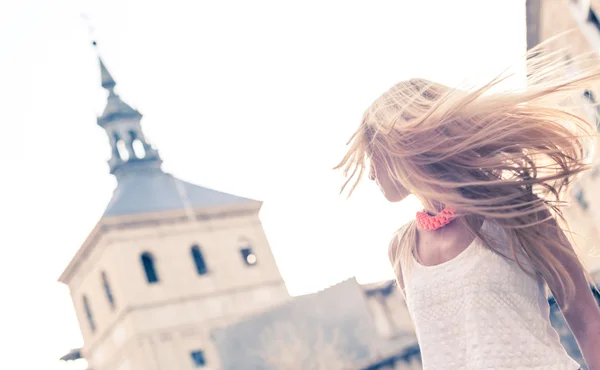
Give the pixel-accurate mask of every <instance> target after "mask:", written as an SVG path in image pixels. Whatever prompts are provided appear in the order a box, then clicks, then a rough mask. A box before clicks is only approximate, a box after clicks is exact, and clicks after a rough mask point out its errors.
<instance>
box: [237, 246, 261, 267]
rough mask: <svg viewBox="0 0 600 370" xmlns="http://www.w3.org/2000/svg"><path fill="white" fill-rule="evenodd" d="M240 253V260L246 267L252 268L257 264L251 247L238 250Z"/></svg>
mask: <svg viewBox="0 0 600 370" xmlns="http://www.w3.org/2000/svg"><path fill="white" fill-rule="evenodd" d="M240 253H241V254H242V259H243V260H244V263H245V264H246V265H248V266H254V265H256V263H257V262H258V259H257V258H256V254H254V252H252V248H251V247H244V248H242V249H240Z"/></svg>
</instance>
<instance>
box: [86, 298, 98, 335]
mask: <svg viewBox="0 0 600 370" xmlns="http://www.w3.org/2000/svg"><path fill="white" fill-rule="evenodd" d="M83 308H84V309H85V314H86V316H87V319H88V324H89V325H90V330H91V331H92V333H93V332H95V331H96V322H95V321H94V315H93V314H92V309H91V308H90V302H89V301H88V298H87V297H86V296H85V295H84V296H83Z"/></svg>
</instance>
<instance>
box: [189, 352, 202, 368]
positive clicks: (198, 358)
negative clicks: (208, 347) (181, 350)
mask: <svg viewBox="0 0 600 370" xmlns="http://www.w3.org/2000/svg"><path fill="white" fill-rule="evenodd" d="M191 355H192V363H193V364H194V366H195V367H204V366H205V365H206V360H205V359H204V351H193V352H192V353H191Z"/></svg>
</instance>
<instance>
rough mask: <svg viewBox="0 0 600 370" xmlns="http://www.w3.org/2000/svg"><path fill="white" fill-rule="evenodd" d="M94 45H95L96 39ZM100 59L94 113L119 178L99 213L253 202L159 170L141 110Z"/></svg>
mask: <svg viewBox="0 0 600 370" xmlns="http://www.w3.org/2000/svg"><path fill="white" fill-rule="evenodd" d="M93 45H94V47H96V46H97V45H96V42H93ZM98 61H99V64H100V77H101V83H102V87H103V88H104V89H106V90H108V98H107V102H106V107H105V109H104V112H103V113H102V115H101V116H99V117H98V125H99V126H100V127H102V128H103V129H104V130H105V131H106V133H107V134H108V139H109V143H110V145H111V149H112V156H111V158H110V160H109V161H108V163H109V167H110V172H111V173H112V174H114V175H115V177H116V178H117V181H118V184H117V188H116V189H115V191H114V193H113V197H112V199H111V201H110V203H109V204H108V206H107V207H106V211H105V212H104V215H103V217H112V216H125V215H139V214H144V213H155V212H162V211H173V210H182V209H184V210H190V209H198V208H205V207H214V206H227V205H234V204H241V203H247V202H256V201H254V200H252V199H248V198H243V197H239V196H236V195H231V194H226V193H223V192H219V191H216V190H212V189H208V188H205V187H202V186H198V185H194V184H190V183H187V182H185V181H181V180H179V179H177V178H175V177H173V176H172V175H170V174H167V173H165V172H163V170H162V169H161V165H162V160H161V158H160V156H159V154H158V151H157V150H156V149H155V148H154V147H153V146H152V145H150V143H149V141H148V140H147V138H146V136H145V135H144V133H143V130H142V126H141V122H140V121H141V118H142V114H141V113H139V112H138V111H137V110H135V109H133V108H132V107H130V106H129V105H128V104H126V103H125V102H124V101H123V100H122V99H121V98H120V97H119V95H117V94H116V93H115V87H116V85H117V83H116V82H115V79H114V78H113V76H112V75H111V74H110V72H109V71H108V68H106V65H105V63H104V61H103V60H102V58H101V57H100V55H98Z"/></svg>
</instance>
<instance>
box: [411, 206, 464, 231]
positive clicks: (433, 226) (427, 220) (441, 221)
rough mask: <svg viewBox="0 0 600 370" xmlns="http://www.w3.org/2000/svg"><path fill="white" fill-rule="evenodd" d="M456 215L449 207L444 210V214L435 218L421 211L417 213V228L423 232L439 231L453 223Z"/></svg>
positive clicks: (439, 214) (441, 213)
mask: <svg viewBox="0 0 600 370" xmlns="http://www.w3.org/2000/svg"><path fill="white" fill-rule="evenodd" d="M454 214H455V213H454V210H453V209H452V208H449V207H446V208H444V209H443V210H442V212H440V213H438V214H437V215H435V216H431V215H430V214H428V213H427V212H424V211H420V212H417V226H418V227H419V229H423V230H437V229H440V228H442V227H444V226H446V225H448V224H449V223H450V222H452V221H453V220H454V217H455V216H454Z"/></svg>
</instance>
